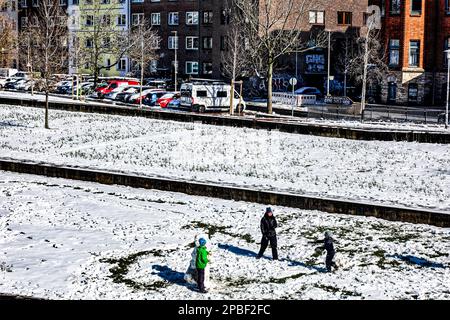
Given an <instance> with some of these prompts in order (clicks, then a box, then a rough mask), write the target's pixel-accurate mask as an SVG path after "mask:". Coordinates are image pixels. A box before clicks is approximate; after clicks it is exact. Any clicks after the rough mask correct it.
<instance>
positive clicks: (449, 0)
mask: <svg viewBox="0 0 450 320" xmlns="http://www.w3.org/2000/svg"><path fill="white" fill-rule="evenodd" d="M445 12H446V13H447V14H450V0H445Z"/></svg>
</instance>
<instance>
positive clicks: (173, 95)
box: [156, 92, 180, 108]
mask: <svg viewBox="0 0 450 320" xmlns="http://www.w3.org/2000/svg"><path fill="white" fill-rule="evenodd" d="M179 98H180V93H179V92H167V93H166V94H164V95H163V96H161V98H159V99H158V100H157V101H156V104H158V105H159V106H160V107H161V108H166V107H167V105H168V104H169V102H170V101H172V100H174V99H179Z"/></svg>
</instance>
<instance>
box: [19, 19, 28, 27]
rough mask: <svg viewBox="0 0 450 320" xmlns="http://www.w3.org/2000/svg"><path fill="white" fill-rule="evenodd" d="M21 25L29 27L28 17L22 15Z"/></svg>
mask: <svg viewBox="0 0 450 320" xmlns="http://www.w3.org/2000/svg"><path fill="white" fill-rule="evenodd" d="M20 25H21V26H22V27H27V25H28V17H21V18H20Z"/></svg>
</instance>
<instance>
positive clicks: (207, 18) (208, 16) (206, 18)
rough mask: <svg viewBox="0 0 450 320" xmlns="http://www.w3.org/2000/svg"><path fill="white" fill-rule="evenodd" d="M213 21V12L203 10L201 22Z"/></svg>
mask: <svg viewBox="0 0 450 320" xmlns="http://www.w3.org/2000/svg"><path fill="white" fill-rule="evenodd" d="M211 23H213V12H212V11H204V12H203V24H211Z"/></svg>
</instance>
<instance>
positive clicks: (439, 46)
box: [371, 0, 450, 105]
mask: <svg viewBox="0 0 450 320" xmlns="http://www.w3.org/2000/svg"><path fill="white" fill-rule="evenodd" d="M371 3H373V4H376V5H378V6H380V7H381V8H382V9H381V14H382V28H383V29H382V30H383V32H382V33H383V42H384V45H385V48H386V51H387V52H386V53H387V55H386V56H387V61H386V62H387V64H388V65H389V72H388V74H387V75H386V76H385V78H384V79H383V83H382V86H381V100H382V102H384V103H388V104H402V105H406V104H408V105H414V104H418V105H440V104H443V103H444V101H445V99H446V85H447V63H448V61H447V58H446V55H445V54H444V50H446V49H448V48H450V46H449V41H450V1H449V0H371Z"/></svg>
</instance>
